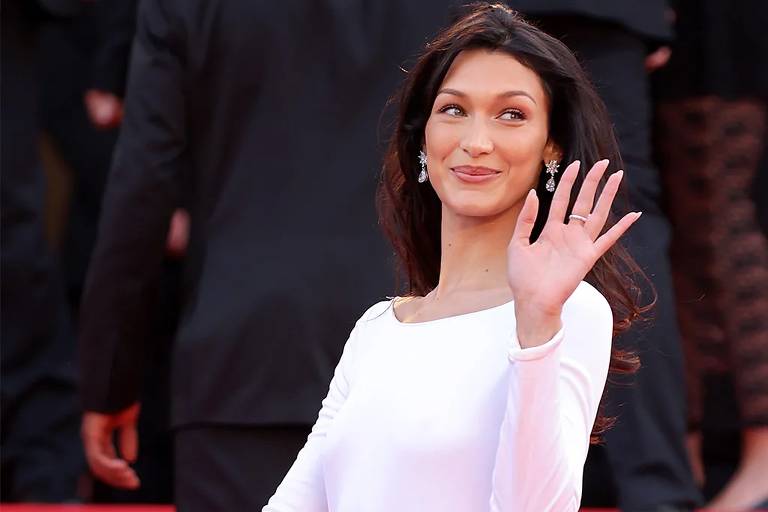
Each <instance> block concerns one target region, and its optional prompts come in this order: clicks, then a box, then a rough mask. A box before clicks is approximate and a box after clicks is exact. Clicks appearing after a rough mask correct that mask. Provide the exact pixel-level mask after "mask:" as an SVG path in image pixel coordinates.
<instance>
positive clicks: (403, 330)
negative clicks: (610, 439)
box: [254, 282, 613, 512]
mask: <svg viewBox="0 0 768 512" xmlns="http://www.w3.org/2000/svg"><path fill="white" fill-rule="evenodd" d="M562 321H563V329H561V331H560V332H559V333H557V334H556V335H555V337H554V338H552V339H551V340H549V341H548V342H547V343H545V344H544V345H540V346H537V347H531V348H527V349H521V348H520V344H519V342H518V341H517V337H516V329H515V317H514V303H513V302H509V303H507V304H503V305H501V306H497V307H494V308H491V309H486V310H483V311H478V312H475V313H468V314H464V315H459V316H454V317H450V318H445V319H439V320H434V321H429V322H422V323H402V322H400V321H399V320H398V319H397V318H396V317H395V314H394V312H393V307H392V301H385V302H380V303H378V304H376V305H374V306H373V307H371V308H370V309H369V310H368V311H367V312H366V313H365V314H364V315H363V316H362V318H360V320H358V322H357V324H356V325H355V328H354V329H353V330H352V333H351V335H350V337H349V340H348V341H347V343H346V346H345V348H344V353H343V355H342V357H341V360H340V362H339V364H338V366H337V368H336V371H335V373H334V377H333V379H332V381H331V384H330V389H329V391H328V396H327V397H326V398H325V399H324V400H323V402H322V409H321V410H320V414H319V417H318V419H317V422H316V423H315V425H314V427H313V429H312V433H311V434H310V435H309V438H308V440H307V443H306V445H305V446H304V448H303V449H302V450H301V451H300V452H299V454H298V456H297V459H296V461H295V462H294V464H293V466H292V467H291V469H290V471H289V472H288V474H287V475H286V476H285V479H284V480H283V482H282V483H281V484H280V486H279V487H278V489H277V491H276V493H275V495H274V496H273V497H272V498H271V499H270V501H269V504H268V505H267V506H265V507H264V508H263V512H411V511H412V512H485V511H493V512H528V511H530V512H546V511H557V512H560V511H576V510H578V508H579V502H580V499H581V487H582V473H583V467H584V460H585V458H586V454H587V449H588V446H589V436H590V432H591V430H592V426H593V423H594V420H595V417H596V413H597V409H598V405H599V402H600V398H601V395H602V392H603V387H604V385H605V381H606V377H607V373H608V364H609V360H610V350H611V333H612V324H613V321H612V314H611V310H610V307H609V305H608V303H607V301H606V300H605V299H604V298H603V296H602V295H601V294H600V293H599V292H598V291H597V290H595V289H594V288H593V287H592V286H590V285H589V284H587V283H584V282H582V283H581V284H580V285H579V287H578V288H577V290H576V291H575V292H574V293H573V295H572V296H571V297H570V298H569V299H568V301H567V302H566V304H565V306H564V308H563V315H562ZM254 456H258V454H254Z"/></svg>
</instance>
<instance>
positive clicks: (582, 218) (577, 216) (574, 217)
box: [568, 213, 588, 224]
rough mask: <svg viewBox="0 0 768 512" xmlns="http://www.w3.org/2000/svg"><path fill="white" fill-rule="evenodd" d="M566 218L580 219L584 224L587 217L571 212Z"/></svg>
mask: <svg viewBox="0 0 768 512" xmlns="http://www.w3.org/2000/svg"><path fill="white" fill-rule="evenodd" d="M568 220H580V221H581V222H583V223H584V224H586V223H587V220H588V219H587V218H586V217H584V216H583V215H576V214H575V213H572V214H570V215H569V216H568Z"/></svg>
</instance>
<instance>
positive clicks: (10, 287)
mask: <svg viewBox="0 0 768 512" xmlns="http://www.w3.org/2000/svg"><path fill="white" fill-rule="evenodd" d="M79 8H80V5H79V2H77V1H74V0H73V1H65V0H50V1H41V2H30V1H13V0H9V1H4V2H3V3H2V7H1V9H2V13H1V15H0V17H1V18H2V48H1V50H0V51H1V52H2V58H1V62H2V80H3V84H2V106H1V107H0V110H2V185H1V187H0V189H1V191H2V198H1V199H0V203H1V210H2V214H1V216H0V217H1V218H2V247H1V248H0V253H1V255H0V271H1V273H2V275H1V276H0V280H1V281H2V296H1V297H0V305H1V308H2V311H1V313H0V314H1V315H2V322H0V326H1V328H2V333H0V336H1V339H2V391H1V392H0V404H1V406H2V412H1V414H2V440H1V441H0V442H1V444H2V446H1V447H0V452H1V453H2V464H1V465H0V474H2V489H1V490H0V493H1V494H2V498H3V500H6V501H37V502H74V501H77V500H78V499H79V495H78V480H79V478H80V476H81V475H82V474H83V473H84V469H85V466H84V461H83V457H82V453H81V450H80V447H79V446H78V444H77V432H78V426H79V417H78V406H77V393H76V372H75V366H74V357H75V353H74V352H75V339H74V334H73V329H72V324H71V321H70V315H69V309H68V307H67V302H66V298H65V291H64V284H63V279H62V273H61V270H60V267H59V264H58V260H57V258H56V257H55V254H54V252H53V251H52V250H51V247H50V246H49V245H48V242H47V241H46V239H45V227H44V215H45V189H46V180H45V174H44V172H43V167H42V165H41V162H40V155H39V151H38V141H39V136H40V125H39V117H38V116H39V110H38V107H39V105H38V94H39V91H40V89H39V87H40V84H41V81H40V76H39V69H38V65H39V36H40V27H41V24H43V23H44V22H45V21H46V20H47V19H49V18H50V17H51V16H70V15H74V14H76V13H77V11H78V10H79Z"/></svg>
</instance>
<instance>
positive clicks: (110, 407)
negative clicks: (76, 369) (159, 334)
mask: <svg viewBox="0 0 768 512" xmlns="http://www.w3.org/2000/svg"><path fill="white" fill-rule="evenodd" d="M180 25H181V23H180V22H179V20H177V19H174V17H173V16H172V15H171V14H170V13H169V10H168V8H167V5H166V2H161V1H154V2H142V4H141V9H140V12H139V16H138V23H137V34H136V39H135V44H134V47H133V51H132V55H131V65H130V71H129V81H128V86H127V94H126V101H125V115H124V119H123V125H122V127H121V133H120V138H119V141H118V144H117V148H116V151H115V155H114V159H113V164H112V168H111V171H110V175H109V179H108V183H107V191H106V194H105V198H104V201H103V212H102V218H101V223H100V226H99V236H98V241H97V244H96V248H95V250H94V254H93V257H92V259H91V265H90V269H89V274H88V278H87V281H86V288H85V293H84V297H83V304H82V306H81V319H80V326H81V332H80V343H81V347H80V364H81V382H82V393H83V401H84V406H85V408H86V409H88V410H97V411H104V412H109V411H115V410H119V409H121V408H123V407H125V406H127V405H129V404H130V403H131V402H133V401H135V400H136V399H137V397H138V388H139V384H140V379H141V371H140V370H141V366H142V364H141V363H142V361H143V354H144V349H145V347H144V346H143V345H144V343H145V342H146V340H147V339H148V338H150V336H149V334H150V333H149V326H148V324H149V321H150V312H151V311H150V308H151V304H152V299H153V297H154V295H155V293H156V289H157V288H156V286H157V281H158V278H159V275H160V272H161V269H162V261H163V256H164V247H165V239H166V234H167V231H168V225H169V220H170V217H171V214H172V211H173V209H174V207H175V205H176V204H177V202H178V190H179V183H178V181H179V175H180V171H181V168H182V165H183V164H182V158H183V155H184V152H185V146H186V137H185V133H186V112H185V94H184V89H185V86H184V72H183V64H182V63H183V62H184V57H183V47H184V44H183V33H184V30H183V29H182V28H180Z"/></svg>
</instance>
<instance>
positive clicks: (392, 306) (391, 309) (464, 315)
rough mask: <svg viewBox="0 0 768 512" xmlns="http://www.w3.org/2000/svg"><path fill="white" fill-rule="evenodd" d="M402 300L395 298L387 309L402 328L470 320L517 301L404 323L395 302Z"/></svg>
mask: <svg viewBox="0 0 768 512" xmlns="http://www.w3.org/2000/svg"><path fill="white" fill-rule="evenodd" d="M402 298H403V297H393V298H392V299H391V300H390V303H389V308H387V309H389V316H390V317H391V318H392V320H394V322H395V323H396V324H398V325H402V326H406V327H410V326H419V325H434V324H437V323H439V322H447V321H451V320H460V319H463V318H468V317H470V316H473V315H478V314H482V313H487V312H491V311H496V310H499V309H502V308H505V307H507V306H510V305H512V304H514V303H515V300H514V299H512V300H510V301H507V302H503V303H501V304H498V305H496V306H491V307H489V308H484V309H478V310H477V311H468V312H467V313H460V314H458V315H451V316H444V317H442V318H435V319H434V320H425V321H423V322H403V321H402V320H400V319H399V318H397V315H396V314H395V301H396V300H398V299H402Z"/></svg>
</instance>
